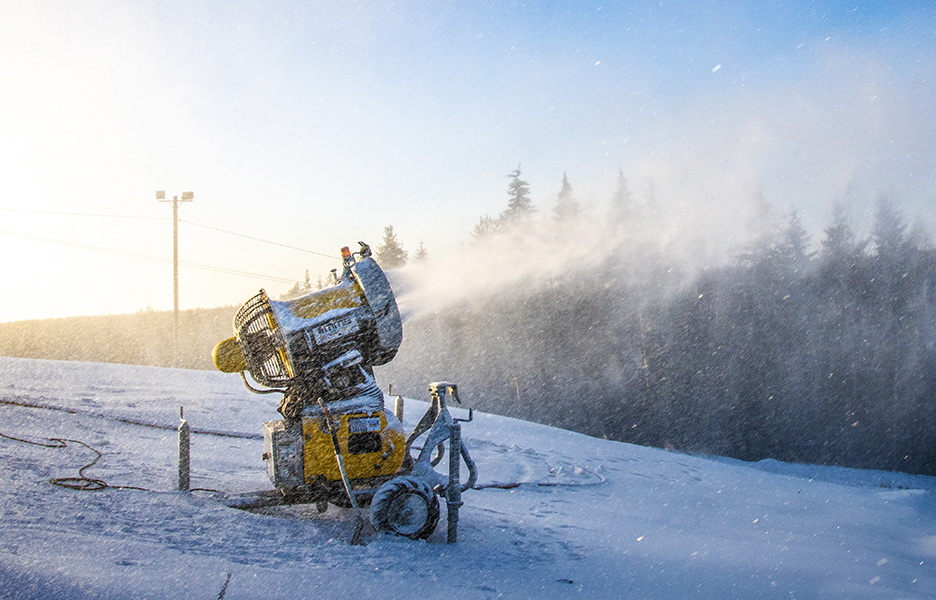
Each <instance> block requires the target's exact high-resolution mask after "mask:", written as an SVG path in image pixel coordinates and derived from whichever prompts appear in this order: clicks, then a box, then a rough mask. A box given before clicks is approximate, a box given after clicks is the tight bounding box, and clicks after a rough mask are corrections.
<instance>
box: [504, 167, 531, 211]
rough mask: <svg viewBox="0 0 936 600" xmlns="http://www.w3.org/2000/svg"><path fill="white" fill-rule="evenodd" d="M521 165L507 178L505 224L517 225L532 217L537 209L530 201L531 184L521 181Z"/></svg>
mask: <svg viewBox="0 0 936 600" xmlns="http://www.w3.org/2000/svg"><path fill="white" fill-rule="evenodd" d="M520 173H521V171H520V165H517V168H516V169H514V170H513V171H511V172H510V174H509V175H507V177H508V178H509V179H510V183H509V184H508V185H507V195H508V196H509V198H508V200H507V210H505V211H504V212H502V213H501V216H500V218H501V220H502V221H504V222H505V223H517V222H520V221H522V220H524V219H526V218H528V217H529V216H531V215H532V214H533V213H534V212H535V211H536V208H535V207H534V206H533V202H532V201H531V200H530V184H529V183H527V182H526V181H524V180H522V179H520Z"/></svg>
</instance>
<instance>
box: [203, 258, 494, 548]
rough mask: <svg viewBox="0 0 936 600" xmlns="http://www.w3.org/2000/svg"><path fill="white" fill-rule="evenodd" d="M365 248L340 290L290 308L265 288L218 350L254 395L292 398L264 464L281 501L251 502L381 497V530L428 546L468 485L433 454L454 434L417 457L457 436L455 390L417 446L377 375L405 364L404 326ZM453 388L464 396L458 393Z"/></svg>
mask: <svg viewBox="0 0 936 600" xmlns="http://www.w3.org/2000/svg"><path fill="white" fill-rule="evenodd" d="M359 244H360V246H361V249H360V250H359V251H358V252H356V253H352V252H351V251H350V250H349V249H348V248H347V247H345V248H342V249H341V256H342V262H343V265H344V269H343V272H342V274H341V276H340V277H338V276H337V272H336V271H333V273H336V275H335V282H334V283H335V285H333V286H332V287H329V288H326V289H322V290H319V291H317V292H313V293H311V294H308V295H306V296H302V297H301V298H296V299H293V300H288V301H276V300H272V299H270V297H269V296H268V295H267V293H266V292H265V291H264V290H260V293H259V294H257V295H256V296H254V297H253V298H251V299H250V300H248V301H247V302H246V303H245V304H244V305H243V306H242V307H241V309H240V310H239V311H238V312H237V314H236V316H235V317H234V332H235V336H234V337H232V338H228V339H226V340H223V341H222V342H220V343H218V345H217V346H216V347H215V349H214V351H213V352H212V358H213V360H214V364H215V366H216V367H217V368H218V369H219V370H220V371H223V372H225V373H240V375H241V377H242V379H243V381H244V384H245V385H246V386H247V388H248V389H250V390H251V391H253V392H255V393H261V394H269V393H280V394H282V400H281V401H280V404H279V412H280V414H282V416H283V418H282V419H280V420H276V421H269V422H267V423H264V452H263V460H264V461H265V462H266V467H267V474H268V475H269V477H270V480H271V481H272V482H273V486H274V488H275V493H272V494H266V495H265V496H264V498H262V499H258V498H256V497H255V498H253V499H252V500H248V501H246V504H248V505H251V506H258V505H261V504H262V505H270V504H300V503H315V504H316V506H317V507H318V509H319V510H320V511H325V510H326V509H327V506H328V503H332V504H335V505H338V506H345V507H354V508H360V507H362V506H365V505H367V504H371V501H372V500H373V499H374V498H377V501H376V503H374V504H372V505H371V522H372V523H373V524H374V527H375V528H376V529H377V530H378V531H387V532H390V533H395V534H399V535H405V536H407V537H411V538H413V539H422V538H425V537H428V536H429V534H431V533H432V531H433V530H434V529H435V526H436V523H437V521H438V517H439V500H438V498H437V497H436V492H437V491H438V492H443V491H445V492H446V493H448V488H452V493H455V492H457V493H459V494H460V492H461V491H462V490H463V489H467V487H465V486H464V485H462V484H460V482H458V480H457V479H458V478H457V477H455V478H452V481H453V485H451V486H449V484H448V481H449V479H448V478H446V477H444V476H442V475H440V474H438V473H436V472H435V471H434V470H433V469H432V466H431V465H434V464H436V462H438V459H433V460H432V461H430V458H429V455H430V453H431V452H429V451H426V450H432V449H435V448H439V449H440V451H441V450H443V448H444V442H445V441H446V440H449V439H450V437H451V436H449V437H446V436H444V435H441V434H438V435H436V437H437V438H439V439H438V440H434V441H433V444H432V446H431V448H429V447H428V446H427V447H425V448H424V451H423V452H421V453H420V456H419V458H417V459H416V460H413V459H412V458H411V457H410V456H409V449H410V447H411V445H412V442H413V440H414V439H415V438H416V437H417V436H419V435H421V434H422V433H425V432H427V431H430V429H432V428H433V427H434V424H435V422H436V421H440V423H443V424H445V423H447V425H445V426H446V427H449V428H451V427H452V426H455V425H457V423H456V422H455V421H454V420H452V418H451V416H450V415H449V413H448V410H447V409H445V403H444V396H445V390H446V389H449V388H443V391H442V392H441V394H442V396H443V398H442V400H441V401H438V402H434V403H433V405H432V407H430V410H429V412H427V414H426V416H424V417H423V420H422V421H420V425H419V426H417V428H416V430H414V432H413V435H411V436H410V439H409V440H407V439H406V438H405V435H404V431H403V426H402V424H401V419H402V414H394V413H393V412H390V411H387V410H386V409H385V408H384V396H383V392H382V391H381V390H380V389H379V388H378V387H377V383H376V381H375V379H374V371H373V367H374V366H379V365H383V364H386V363H387V362H389V361H391V360H392V359H393V357H394V356H395V355H396V353H397V351H398V350H399V348H400V344H401V343H402V340H403V324H402V319H401V317H400V312H399V309H398V308H397V304H396V299H395V297H394V295H393V290H392V289H391V287H390V283H389V281H388V280H387V277H386V275H385V274H384V272H383V271H382V270H381V268H380V266H379V265H378V264H377V262H376V261H375V260H374V259H373V257H372V256H371V251H370V248H369V247H368V246H367V244H365V243H363V242H359ZM248 373H249V375H250V377H251V378H252V379H253V380H254V382H255V384H259V386H260V387H255V385H252V384H251V383H250V381H249V380H248V379H247V374H248ZM434 385H435V384H434ZM445 385H449V386H451V390H452V391H451V394H452V396H453V397H455V398H456V399H457V395H456V392H455V391H454V390H455V386H454V385H452V384H445ZM434 394H435V395H436V396H438V395H439V392H438V390H436V391H435V392H434ZM398 412H399V413H402V410H400V411H398ZM440 415H442V416H441V420H440ZM442 426H443V425H440V427H442ZM434 431H436V432H438V431H439V428H438V427H436V428H435V429H434ZM446 431H448V430H446ZM440 436H441V437H440ZM453 439H454V438H453ZM449 443H450V445H451V443H452V442H449ZM424 446H425V445H424ZM454 452H455V456H456V457H462V458H464V459H465V461H466V463H467V464H468V468H469V485H468V487H470V486H471V485H473V484H474V481H476V479H477V474H476V468H475V465H474V463H473V462H472V461H471V458H470V456H469V455H468V453H467V449H466V448H464V446H463V445H460V443H459V447H458V448H454ZM423 455H425V457H424V456H423ZM430 462H431V464H430ZM450 462H452V461H450ZM455 462H456V465H457V461H455ZM455 488H458V490H456V489H455ZM258 502H259V503H260V504H258ZM231 505H235V504H231ZM237 505H238V506H241V507H243V506H242V505H241V504H237ZM458 505H460V497H459V501H458ZM455 508H456V510H457V505H456V506H455ZM455 520H456V522H457V516H456V518H455Z"/></svg>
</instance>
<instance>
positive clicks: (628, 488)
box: [0, 358, 936, 600]
mask: <svg viewBox="0 0 936 600" xmlns="http://www.w3.org/2000/svg"><path fill="white" fill-rule="evenodd" d="M0 374H2V377H0V402H2V404H0V414H2V419H0V423H2V425H0V434H3V435H5V436H11V437H15V438H20V439H23V440H29V441H33V442H41V443H47V444H49V445H55V444H50V443H49V439H50V438H64V439H69V440H76V441H80V442H83V443H84V444H87V445H88V446H90V447H91V448H94V449H96V450H97V451H99V452H101V457H100V459H99V460H98V461H97V463H96V464H95V465H94V466H92V467H90V468H88V469H85V471H84V475H85V476H87V477H89V478H98V479H102V480H104V481H106V483H107V484H108V485H109V486H112V487H108V488H106V489H102V490H98V491H76V490H72V489H66V488H63V487H59V486H55V485H52V484H51V483H49V480H50V479H52V478H56V477H74V476H77V474H78V469H80V468H81V467H82V466H84V465H86V464H88V463H89V462H91V461H92V460H93V459H94V457H95V454H94V452H93V451H92V450H90V449H89V448H87V447H85V446H83V445H81V444H78V443H76V442H68V443H67V444H66V446H65V447H64V448H60V447H59V448H56V447H46V446H41V445H34V444H27V443H24V442H22V441H15V440H11V439H9V438H0V474H2V478H0V486H2V487H0V491H2V506H0V598H44V599H45V598H57V599H61V598H67V599H72V598H148V599H156V598H174V599H178V598H204V599H214V598H219V597H220V596H222V595H223V597H224V598H225V599H227V600H235V599H240V598H289V599H298V598H356V599H362V598H401V599H402V598H419V599H424V598H550V599H552V598H598V599H604V598H608V599H612V598H613V599H617V598H712V599H719V600H724V599H726V598H783V599H791V598H798V599H804V598H847V599H860V598H888V599H894V598H936V496H934V492H933V490H934V489H936V480H934V479H933V478H929V477H920V476H908V475H902V474H896V473H882V472H870V471H856V470H849V469H836V468H828V467H825V468H823V467H810V466H803V465H787V464H783V463H778V462H776V461H764V462H762V463H758V464H747V463H741V462H738V461H731V460H726V459H718V458H706V457H698V456H688V455H684V454H679V453H672V452H665V451H662V450H657V449H651V448H643V447H639V446H632V445H628V444H622V443H618V442H609V441H605V440H598V439H594V438H590V437H586V436H583V435H579V434H575V433H569V432H566V431H561V430H557V429H552V428H549V427H545V426H542V425H535V424H531V423H525V422H522V421H517V420H513V419H507V418H503V417H498V416H493V415H488V414H479V413H475V419H474V421H473V422H471V423H466V424H464V425H463V435H464V438H465V440H466V443H467V444H468V445H469V448H470V450H471V454H472V457H473V458H474V459H475V460H476V462H477V463H478V466H479V470H480V481H479V483H480V485H482V486H483V485H486V484H491V483H523V484H524V485H520V486H519V487H516V488H513V489H498V488H493V487H489V488H487V489H482V490H472V491H468V492H466V493H465V495H464V501H465V505H464V507H463V508H462V509H461V512H460V522H459V525H460V527H459V541H458V543H457V544H454V545H446V544H445V543H444V541H445V530H446V524H445V522H444V515H445V508H444V505H443V510H442V514H443V519H442V521H440V523H439V527H438V529H437V530H436V533H435V534H433V536H432V537H430V539H429V540H428V542H414V541H410V540H407V539H396V538H388V537H382V536H377V535H376V534H371V535H369V536H368V537H366V538H365V542H366V543H365V544H364V545H361V546H352V545H350V544H349V543H348V541H349V539H350V536H351V533H352V528H353V527H352V524H353V520H352V517H353V515H351V514H350V511H346V510H342V509H338V508H335V507H330V508H329V510H328V511H327V512H326V513H324V514H321V515H320V514H318V513H317V512H316V511H315V509H314V508H310V507H292V508H289V509H285V508H280V509H268V510H266V511H264V512H263V513H251V512H245V511H240V510H235V509H231V508H227V507H226V506H225V505H224V504H222V503H221V502H220V501H219V499H218V497H217V496H216V495H215V494H213V493H211V492H205V491H195V492H191V493H181V492H178V491H174V490H175V488H176V487H177V480H176V477H177V463H176V459H177V445H176V440H177V434H176V431H175V428H176V427H177V426H178V423H179V420H178V414H179V407H180V406H184V407H185V417H186V419H187V420H188V422H189V423H190V425H191V426H192V428H193V430H195V431H203V432H205V431H207V432H213V433H196V434H194V435H193V440H192V463H193V464H192V486H193V487H197V488H208V489H214V490H222V491H224V492H243V491H249V490H260V489H269V488H270V487H271V486H270V483H269V480H268V479H267V477H266V472H265V470H264V465H263V463H262V461H261V458H260V455H261V453H262V440H261V439H260V432H261V431H262V423H263V422H264V421H267V420H271V419H275V418H277V417H278V415H277V413H276V410H275V408H276V406H275V405H276V398H275V397H270V396H257V395H254V394H251V393H250V392H248V391H247V390H246V389H244V388H243V386H242V384H241V382H240V380H239V379H238V378H237V377H234V376H228V375H224V374H221V373H213V372H200V371H183V370H173V369H159V368H149V367H131V366H121V365H103V364H91V363H66V362H54V361H38V360H24V359H12V358H0ZM378 375H379V374H378ZM427 382H428V379H427ZM463 400H464V401H465V404H466V406H467V405H470V403H471V398H470V397H465V398H463ZM570 402H574V399H570ZM24 405H42V406H45V407H54V408H35V407H32V406H24ZM425 406H426V405H425V403H424V402H419V401H415V400H408V401H407V405H406V418H405V423H404V424H405V426H406V429H407V431H410V430H411V429H412V427H413V425H414V424H415V422H416V421H417V420H418V419H419V417H420V416H422V412H423V411H424V410H425ZM62 409H64V410H62ZM453 412H455V413H456V416H459V415H460V414H461V413H460V412H459V411H453ZM150 425H155V426H159V427H162V428H159V427H152V426H150ZM218 433H227V434H235V435H234V436H228V435H216V434H218ZM542 483H545V484H550V485H538V484H542ZM119 486H135V487H141V488H146V490H148V491H141V490H133V489H119ZM225 586H226V587H225Z"/></svg>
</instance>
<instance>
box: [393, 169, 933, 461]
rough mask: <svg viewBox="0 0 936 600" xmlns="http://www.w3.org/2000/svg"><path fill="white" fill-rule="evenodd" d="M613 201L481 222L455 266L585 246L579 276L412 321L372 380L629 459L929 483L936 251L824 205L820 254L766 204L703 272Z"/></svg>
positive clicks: (527, 284) (893, 222)
mask: <svg viewBox="0 0 936 600" xmlns="http://www.w3.org/2000/svg"><path fill="white" fill-rule="evenodd" d="M518 177H519V169H518V170H517V172H515V173H513V174H512V181H511V185H512V187H511V189H510V191H509V193H514V194H515V193H516V191H517V185H516V180H517V179H518ZM565 187H566V185H564V186H563V188H564V189H565ZM623 190H624V194H623V198H624V199H625V200H626V202H623V203H619V204H617V205H616V204H614V203H612V212H611V214H602V215H600V218H596V217H595V215H587V214H583V213H582V212H580V211H579V210H578V209H577V207H575V205H570V204H569V203H567V204H566V207H565V212H564V214H560V211H559V210H555V211H554V214H553V215H550V216H549V217H546V218H538V219H533V218H532V217H529V218H526V219H521V220H520V222H519V225H518V224H517V222H516V219H515V217H516V215H513V216H511V217H509V220H510V221H514V222H509V221H508V218H505V217H504V215H501V216H500V217H498V218H496V219H493V218H490V217H486V218H482V221H481V224H480V225H479V228H477V229H476V234H477V235H476V239H477V242H476V244H475V246H474V247H473V248H469V249H468V250H466V252H475V251H479V249H480V248H483V247H484V246H486V245H488V244H500V247H504V246H505V243H506V245H507V246H509V247H512V248H513V249H514V250H515V252H514V253H512V254H510V255H509V256H507V255H504V253H503V252H499V253H496V254H497V255H498V256H499V257H500V260H501V261H510V260H518V257H522V256H524V255H525V254H533V255H535V256H533V257H532V258H531V259H530V260H532V261H537V262H538V263H543V262H549V261H551V260H558V259H561V256H560V255H562V254H566V253H568V252H569V251H570V246H569V245H568V244H567V243H565V242H566V238H567V237H569V236H570V235H572V234H571V233H570V232H573V231H575V230H576V229H580V230H581V229H583V230H585V231H586V236H585V237H586V238H588V239H592V240H594V243H592V244H590V245H589V251H588V252H587V254H586V255H587V257H588V259H587V260H583V261H580V262H579V264H580V267H579V268H578V269H575V270H564V271H563V272H561V273H558V274H557V273H552V274H550V275H549V276H547V277H541V278H538V279H529V280H525V281H521V282H518V283H515V284H514V285H508V286H505V287H502V288H500V289H499V290H498V291H489V292H487V293H485V294H475V295H473V296H471V297H469V298H466V299H464V300H462V301H460V302H459V303H457V305H455V306H452V307H451V308H449V309H446V310H438V311H435V312H432V311H429V312H426V313H423V314H420V315H419V316H418V318H415V319H413V320H411V321H408V322H407V324H406V332H405V336H404V346H403V348H401V351H400V353H399V354H398V356H397V359H396V360H395V361H394V362H393V363H391V364H389V365H387V366H386V367H381V370H380V372H379V373H378V375H379V378H380V380H381V381H382V382H391V381H392V382H393V383H394V388H395V389H397V388H400V389H401V391H405V392H406V393H414V394H418V393H420V392H422V391H423V388H425V385H426V383H428V380H429V379H450V380H452V381H455V382H457V383H459V384H460V386H461V390H462V396H463V397H464V398H466V399H469V400H470V403H471V404H472V405H473V406H474V407H475V408H478V409H482V410H486V411H491V412H496V413H500V414H505V415H509V416H516V417H519V418H523V419H529V420H534V421H539V422H542V423H548V424H551V425H554V426H558V427H563V428H567V429H572V430H576V431H580V432H583V433H587V434H590V435H595V436H601V437H607V438H610V439H615V440H620V441H626V442H633V443H637V444H643V445H651V446H660V447H663V446H671V447H674V448H676V449H679V450H684V451H693V452H702V453H712V454H718V455H724V456H731V457H736V458H740V459H743V460H759V459H763V458H775V459H778V460H784V461H795V462H808V463H819V464H832V465H843V466H852V467H859V468H875V469H886V470H899V471H906V472H912V473H927V474H931V475H936V431H934V423H936V334H934V331H933V327H934V324H936V252H934V251H933V249H932V246H931V243H930V240H929V239H928V238H927V237H926V236H924V235H922V234H920V233H919V232H918V231H914V232H910V231H908V228H907V226H906V223H905V222H904V220H903V218H902V216H901V215H900V213H899V211H898V210H897V209H896V208H895V207H894V206H893V205H892V204H891V203H890V202H889V201H888V200H887V199H886V198H880V199H879V200H878V205H877V211H876V215H875V219H874V223H873V226H872V229H871V233H870V235H869V236H868V237H867V238H866V239H863V238H861V237H860V236H859V235H858V234H857V233H856V232H855V231H854V229H853V228H852V225H851V223H850V222H849V220H848V218H847V216H846V211H845V210H844V209H843V208H842V207H837V209H836V211H835V214H834V217H833V222H832V223H830V224H829V226H828V227H827V228H826V229H825V230H824V232H823V234H824V236H823V239H822V240H821V243H820V244H819V245H817V246H815V248H817V249H816V250H814V249H813V248H814V246H813V245H812V244H811V243H810V236H809V234H807V232H806V231H805V230H804V229H803V228H802V226H801V225H800V223H799V220H798V218H797V216H796V213H795V212H791V213H789V214H787V215H785V216H783V217H780V216H778V215H776V214H774V213H772V212H771V211H770V210H769V206H768V205H767V204H766V203H765V202H764V201H763V198H760V199H759V205H758V203H757V202H755V205H757V206H759V211H754V213H753V214H754V215H755V216H754V218H753V219H752V220H751V222H748V223H747V224H746V227H748V228H749V232H750V233H751V237H750V242H749V243H747V244H745V245H743V246H740V247H737V248H734V249H733V251H732V253H731V258H730V259H729V260H728V261H726V262H721V263H718V264H715V263H714V261H712V264H710V265H709V266H707V267H704V268H702V269H700V270H698V271H696V270H693V267H691V266H690V261H689V260H687V254H686V249H687V248H691V247H692V243H691V241H689V240H683V242H685V243H683V244H682V245H681V247H680V248H678V249H677V248H676V247H675V246H674V245H673V244H670V243H661V242H660V241H659V238H657V237H655V236H654V235H647V232H648V231H650V232H652V231H654V228H656V230H657V231H660V230H662V229H664V227H663V226H662V225H661V224H659V223H657V222H656V219H657V218H658V217H657V211H656V210H654V209H653V207H652V206H650V205H649V204H648V203H647V202H644V203H642V204H638V203H634V202H632V201H631V199H630V196H629V192H627V188H626V184H625V186H624V188H623ZM619 191H620V190H619ZM520 192H521V196H522V195H523V192H524V190H523V189H522V188H521V189H520ZM516 198H517V196H516V195H512V196H511V199H512V200H515V199H516ZM560 200H562V198H560ZM566 200H568V196H567V197H566ZM519 205H520V203H514V204H513V205H511V206H519ZM557 206H561V202H560V203H557ZM570 206H571V207H572V209H573V210H571V211H570V210H568V209H569V207H570ZM615 211H616V212H615ZM505 214H509V213H507V211H505ZM528 214H529V215H532V211H530V212H529V213H528ZM485 224H487V227H485ZM535 239H538V240H545V241H546V243H544V244H542V245H538V246H537V247H536V250H535V252H529V250H530V249H531V248H532V246H533V245H534V244H535V243H536V242H535V241H533V240H535ZM505 240H506V242H505ZM699 247H700V248H701V247H702V245H701V244H700V245H699ZM696 258H698V257H696ZM702 262H703V263H704V262H705V261H704V260H703V261H702ZM498 268H499V267H498V266H497V264H496V263H492V265H491V269H492V272H493V271H494V270H495V269H498ZM500 268H504V267H500ZM416 276H417V275H411V277H416ZM453 279H455V280H457V277H454V278H453ZM407 285H410V286H415V285H416V284H415V283H408V284H407ZM454 286H455V287H457V286H458V283H457V282H455V283H454Z"/></svg>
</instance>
